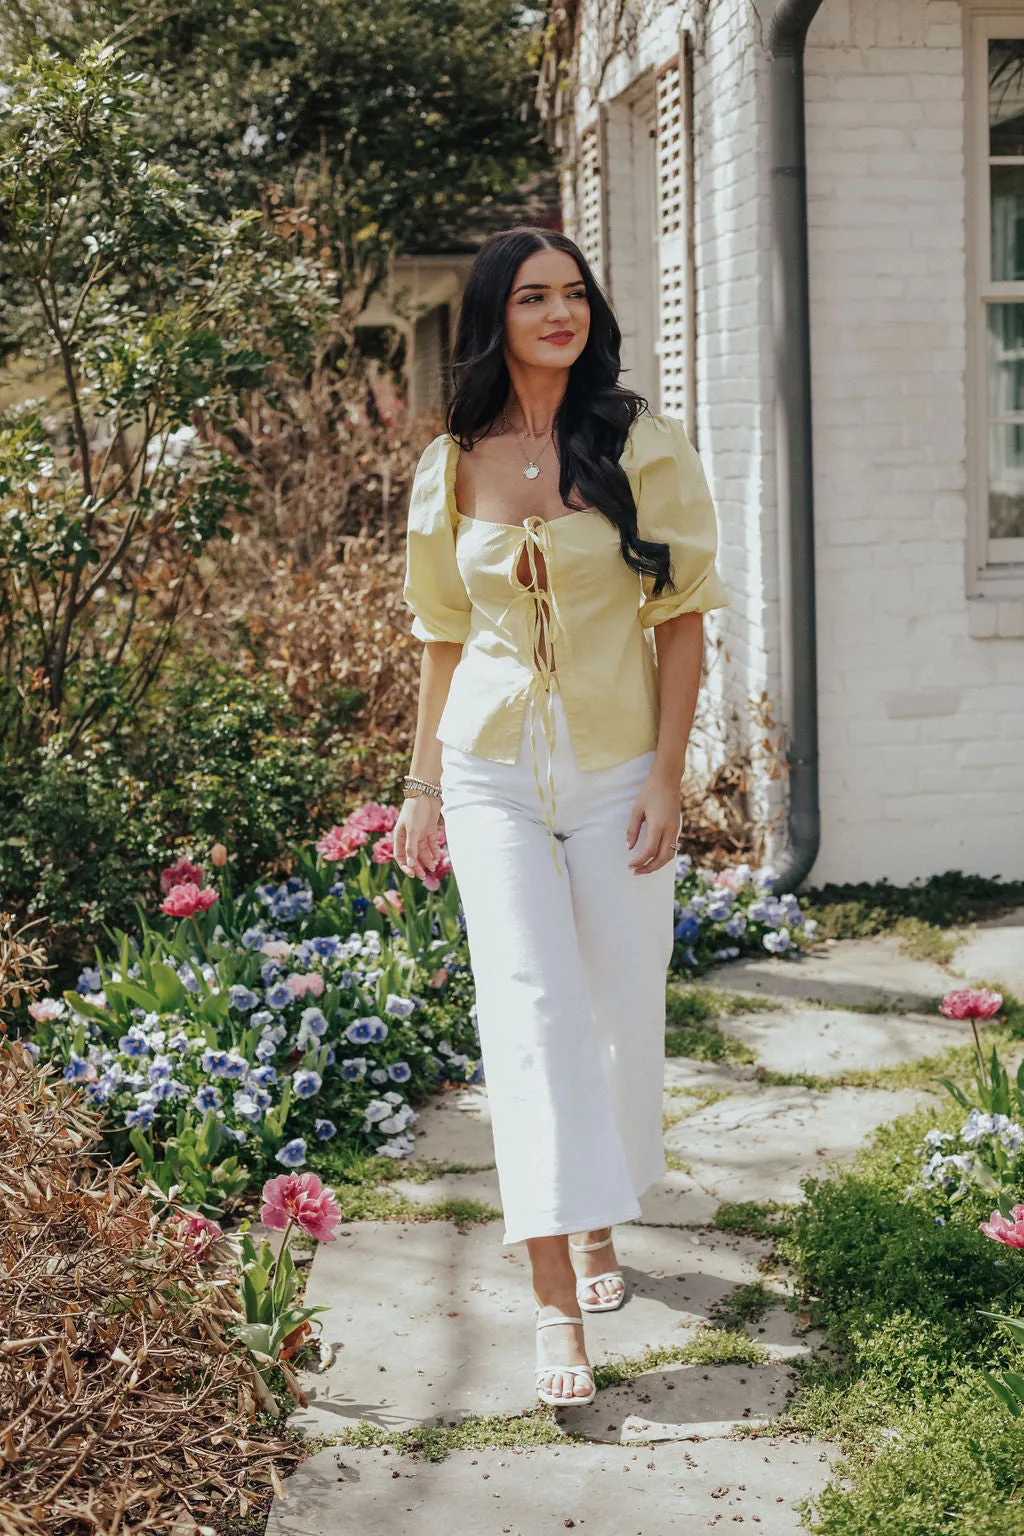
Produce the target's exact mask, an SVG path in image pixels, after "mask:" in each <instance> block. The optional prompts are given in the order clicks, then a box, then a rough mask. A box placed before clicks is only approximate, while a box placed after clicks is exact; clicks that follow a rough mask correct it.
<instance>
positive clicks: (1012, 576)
mask: <svg viewBox="0 0 1024 1536" xmlns="http://www.w3.org/2000/svg"><path fill="white" fill-rule="evenodd" d="M964 21H965V28H966V37H965V62H966V76H967V79H966V86H967V90H966V108H967V110H966V120H965V128H966V145H965V148H966V156H965V160H966V168H967V178H966V180H967V209H966V212H967V385H968V387H967V489H968V507H969V517H968V530H967V531H968V537H967V573H966V574H967V591H968V596H970V597H1005V598H1018V597H1024V538H1022V539H992V538H990V537H989V442H988V431H989V428H988V398H989V373H988V323H987V309H988V305H989V304H991V303H1004V302H1019V303H1024V281H1017V282H994V281H993V280H992V277H991V272H992V252H991V202H990V189H989V166H990V164H991V160H990V156H989V120H988V113H989V107H988V45H989V40H990V39H991V38H1000V37H1003V38H1021V39H1022V40H1024V0H1006V3H1003V4H1000V3H999V0H986V3H984V4H979V5H977V6H976V7H968V6H965V7H964ZM996 163H999V162H998V161H997V162H996ZM1018 163H1019V162H1018Z"/></svg>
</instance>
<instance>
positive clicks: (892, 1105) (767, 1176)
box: [665, 1088, 938, 1202]
mask: <svg viewBox="0 0 1024 1536" xmlns="http://www.w3.org/2000/svg"><path fill="white" fill-rule="evenodd" d="M929 1101H934V1102H938V1100H937V1099H935V1098H934V1096H932V1095H929V1094H924V1093H917V1092H913V1091H910V1090H900V1091H899V1092H896V1093H889V1092H886V1091H885V1090H884V1089H864V1088H833V1089H832V1090H831V1092H826V1091H818V1090H814V1089H810V1088H759V1089H748V1090H745V1091H743V1092H738V1093H735V1094H733V1095H732V1097H731V1098H728V1099H723V1100H722V1101H721V1102H720V1103H718V1104H712V1105H709V1106H708V1108H707V1109H701V1110H698V1111H697V1113H696V1114H693V1115H689V1116H687V1118H686V1119H685V1120H681V1121H680V1122H679V1124H678V1125H674V1126H672V1127H671V1129H670V1130H669V1131H668V1132H667V1133H666V1135H665V1145H666V1147H668V1148H670V1149H671V1150H672V1151H674V1152H675V1153H676V1154H677V1155H678V1156H679V1157H680V1158H683V1159H685V1161H686V1163H687V1164H688V1166H689V1169H690V1175H691V1177H692V1178H693V1179H694V1180H695V1182H696V1183H697V1184H698V1185H700V1187H701V1188H702V1189H704V1190H705V1191H706V1192H707V1193H708V1194H713V1195H715V1196H717V1198H718V1200H719V1201H720V1202H725V1201H734V1200H781V1201H793V1200H799V1199H800V1198H801V1190H800V1181H801V1179H803V1178H805V1177H806V1176H807V1175H809V1174H822V1173H824V1171H825V1167H826V1164H827V1163H828V1162H829V1161H830V1160H831V1159H833V1158H847V1157H852V1156H853V1154H854V1153H855V1152H856V1151H857V1150H858V1148H859V1147H860V1146H861V1145H862V1144H863V1142H864V1141H865V1139H866V1138H867V1137H868V1136H869V1135H870V1133H871V1132H872V1131H873V1130H875V1128H876V1127H877V1126H879V1125H883V1124H884V1123H885V1122H886V1121H888V1120H895V1119H896V1117H897V1116H898V1115H905V1114H909V1113H910V1111H911V1110H913V1109H915V1108H917V1106H918V1105H920V1104H924V1103H928V1102H929Z"/></svg>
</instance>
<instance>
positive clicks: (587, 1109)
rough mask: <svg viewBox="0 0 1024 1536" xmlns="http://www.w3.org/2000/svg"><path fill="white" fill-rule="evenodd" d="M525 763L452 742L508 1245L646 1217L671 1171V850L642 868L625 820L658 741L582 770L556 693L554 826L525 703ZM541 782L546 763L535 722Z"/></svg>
mask: <svg viewBox="0 0 1024 1536" xmlns="http://www.w3.org/2000/svg"><path fill="white" fill-rule="evenodd" d="M535 707H538V706H536V705H534V704H533V703H532V702H531V704H529V705H528V707H527V711H526V719H525V720H524V724H523V735H522V740H521V742H520V747H519V756H518V759H517V761H516V762H515V763H514V764H506V763H493V762H490V761H489V760H487V759H486V758H482V757H478V756H476V755H474V754H471V753H467V752H462V751H460V750H458V749H456V748H454V747H450V746H447V745H445V746H444V747H443V750H442V765H443V766H442V773H441V790H442V808H443V812H444V822H445V828H446V832H447V839H448V849H449V854H450V857H451V861H452V868H453V870H454V872H455V878H456V880H457V882H458V886H459V892H460V894H461V897H462V902H463V906H464V909H465V913H466V925H467V936H468V940H469V950H470V959H471V962H472V966H473V974H474V978H475V982H476V998H477V1016H478V1025H479V1030H480V1042H481V1053H482V1056H483V1065H484V1075H485V1078H486V1082H487V1094H488V1099H489V1102H490V1109H491V1117H492V1125H493V1130H494V1152H495V1161H496V1163H497V1170H498V1181H499V1185H500V1189H501V1200H502V1207H503V1210H504V1215H505V1242H506V1243H518V1242H523V1241H524V1240H525V1239H526V1238H529V1237H550V1236H554V1235H556V1234H559V1233H566V1232H582V1231H587V1230H588V1229H591V1228H596V1227H607V1226H611V1225H613V1224H614V1223H616V1222H622V1221H630V1220H633V1219H634V1218H635V1217H637V1216H639V1215H640V1206H639V1203H638V1199H637V1197H638V1195H640V1194H642V1193H643V1191H644V1190H645V1189H647V1188H648V1187H649V1186H650V1185H651V1184H653V1183H655V1182H656V1181H657V1180H658V1179H659V1178H660V1177H661V1175H662V1173H663V1172H664V1170H665V1156H664V1148H663V1144H662V1129H661V1124H662V1093H663V1080H664V1056H665V974H666V970H667V968H668V963H669V959H670V957H671V953H672V925H673V894H674V862H675V861H674V860H671V861H670V862H669V863H668V864H667V865H665V866H664V867H663V868H662V869H658V870H655V871H654V872H653V873H652V874H635V873H634V872H633V871H632V870H631V869H630V868H629V866H628V863H627V860H628V858H629V856H630V852H631V850H629V849H628V848H627V846H626V827H627V824H628V822H629V815H630V811H631V809H632V805H633V801H634V799H635V797H636V794H637V791H638V790H639V789H640V786H641V785H642V783H643V781H644V779H645V778H646V776H647V774H648V772H649V770H650V767H651V763H652V761H653V758H654V754H653V752H646V753H644V754H643V755H642V756H640V757H635V758H630V759H629V760H628V761H627V762H624V763H620V764H617V765H616V766H615V767H613V768H607V769H598V770H596V771H589V772H587V771H584V770H582V769H581V768H580V767H579V765H578V763H577V761H576V756H575V753H574V752H573V748H572V741H571V738H570V734H569V727H568V722H567V720H566V716H565V708H564V705H563V703H562V699H561V696H560V694H558V692H557V690H556V692H555V696H554V712H555V726H556V729H555V747H554V752H553V754H552V756H551V758H550V762H551V766H552V768H553V775H554V789H555V803H556V818H555V836H556V839H557V842H556V848H557V854H558V861H559V863H560V864H561V866H562V872H561V874H560V873H559V869H558V868H557V867H556V862H555V860H554V859H553V858H552V846H551V837H550V833H549V830H548V827H547V826H546V825H545V822H544V809H543V806H542V804H541V801H540V797H539V795H538V789H537V781H536V778H535V773H534V763H533V760H532V757H531V750H530V711H531V709H533V708H535ZM536 739H537V753H538V766H539V770H540V777H541V781H542V782H544V781H545V780H546V775H547V769H548V764H549V757H548V749H547V743H546V739H545V738H544V736H543V733H542V732H541V730H540V728H539V725H538V727H537V729H536Z"/></svg>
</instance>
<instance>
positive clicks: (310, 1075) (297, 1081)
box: [292, 1070, 323, 1099]
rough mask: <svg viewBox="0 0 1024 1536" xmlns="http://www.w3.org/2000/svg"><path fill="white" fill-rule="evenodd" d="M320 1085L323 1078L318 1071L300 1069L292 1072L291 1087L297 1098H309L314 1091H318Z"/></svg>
mask: <svg viewBox="0 0 1024 1536" xmlns="http://www.w3.org/2000/svg"><path fill="white" fill-rule="evenodd" d="M322 1086H323V1078H322V1077H321V1076H320V1073H319V1072H309V1071H301V1070H300V1071H298V1072H293V1073H292V1087H293V1088H294V1089H295V1097H296V1098H297V1099H311V1098H312V1097H313V1095H314V1094H315V1093H319V1092H320V1089H321V1088H322Z"/></svg>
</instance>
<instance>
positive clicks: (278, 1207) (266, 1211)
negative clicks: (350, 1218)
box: [260, 1173, 341, 1243]
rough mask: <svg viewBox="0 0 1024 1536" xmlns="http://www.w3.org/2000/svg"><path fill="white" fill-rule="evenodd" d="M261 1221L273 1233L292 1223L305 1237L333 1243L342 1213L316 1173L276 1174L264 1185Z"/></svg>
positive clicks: (331, 1193)
mask: <svg viewBox="0 0 1024 1536" xmlns="http://www.w3.org/2000/svg"><path fill="white" fill-rule="evenodd" d="M260 1220H261V1221H262V1223H263V1225H264V1226H265V1227H272V1228H273V1229H274V1231H275V1232H283V1231H284V1229H285V1227H287V1225H288V1223H289V1222H294V1223H295V1225H296V1226H297V1227H299V1228H300V1229H301V1230H302V1231H303V1232H305V1233H306V1235H307V1237H315V1238H316V1239H317V1240H318V1241H319V1242H321V1243H333V1241H334V1239H335V1238H336V1237H337V1235H338V1234H337V1231H336V1228H337V1226H338V1223H339V1222H340V1221H341V1211H340V1209H339V1207H338V1202H337V1201H336V1200H335V1198H334V1191H333V1189H325V1188H324V1186H323V1185H322V1184H321V1182H320V1180H319V1179H318V1178H317V1176H316V1174H315V1173H279V1174H278V1176H277V1178H276V1179H268V1180H267V1182H266V1183H265V1184H264V1186H263V1209H262V1211H261V1212H260Z"/></svg>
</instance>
